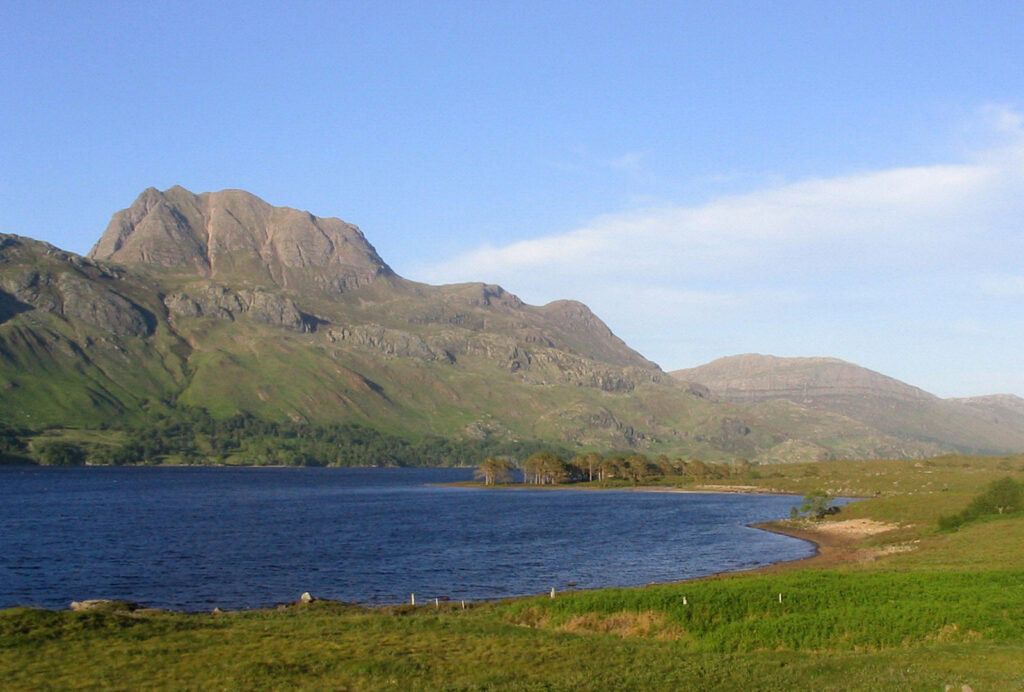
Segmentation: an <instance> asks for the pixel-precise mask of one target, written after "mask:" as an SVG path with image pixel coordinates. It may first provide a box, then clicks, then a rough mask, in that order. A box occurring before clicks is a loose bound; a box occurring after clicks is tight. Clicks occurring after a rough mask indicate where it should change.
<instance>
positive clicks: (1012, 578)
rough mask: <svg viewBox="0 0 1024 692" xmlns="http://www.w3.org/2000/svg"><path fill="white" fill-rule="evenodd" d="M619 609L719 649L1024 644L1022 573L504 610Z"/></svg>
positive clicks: (740, 582) (541, 613)
mask: <svg viewBox="0 0 1024 692" xmlns="http://www.w3.org/2000/svg"><path fill="white" fill-rule="evenodd" d="M780 594H781V596H782V600H781V602H780V601H779V595H780ZM622 613H633V614H642V613H643V614H652V613H654V614H660V615H662V616H663V617H664V618H665V622H666V627H665V628H663V630H662V632H663V633H671V631H672V630H673V626H674V630H675V631H676V632H679V631H682V632H685V633H686V635H688V636H687V637H686V638H687V640H688V641H690V642H691V645H692V646H693V647H694V648H695V649H698V650H708V651H719V652H728V651H756V650H763V649H784V650H812V651H818V650H837V651H843V650H859V649H885V648H889V647H898V646H904V645H907V644H910V643H922V642H928V641H959V640H967V639H976V638H977V639H981V638H983V639H986V640H994V641H1010V640H1015V639H1020V638H1024V572H1020V571H986V572H980V573H978V572H974V573H964V572H959V573H928V572H913V573H906V572H903V573H884V572H880V573H857V574H854V573H844V572H835V571H828V572H818V571H807V572H801V573H796V574H785V575H771V576H756V577H746V578H742V579H722V580H713V581H704V582H695V583H688V584H679V585H666V586H656V587H647V588H644V589H605V590H601V591H592V592H583V593H576V594H564V595H561V596H559V597H557V598H555V599H553V600H552V599H532V600H528V601H522V602H517V603H513V604H509V605H507V606H505V607H504V616H505V617H506V618H507V619H508V620H509V621H510V622H513V623H516V624H525V625H529V626H534V627H540V628H543V629H548V628H551V629H559V628H565V627H566V625H567V623H571V622H579V618H580V617H582V616H585V615H596V616H598V617H599V618H600V617H609V616H612V615H615V614H622Z"/></svg>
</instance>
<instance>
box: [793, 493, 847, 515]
mask: <svg viewBox="0 0 1024 692" xmlns="http://www.w3.org/2000/svg"><path fill="white" fill-rule="evenodd" d="M838 511H839V508H838V507H833V506H832V498H831V496H829V494H828V493H826V492H822V491H821V490H816V491H814V492H813V493H808V494H807V495H805V496H804V503H803V504H802V505H800V507H799V508H797V507H794V508H793V510H792V511H791V512H790V513H789V516H790V518H791V519H796V518H797V517H798V516H800V515H806V516H809V517H810V518H811V519H814V520H819V519H824V518H825V515H826V514H835V513H836V512H838Z"/></svg>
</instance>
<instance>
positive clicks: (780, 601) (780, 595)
mask: <svg viewBox="0 0 1024 692" xmlns="http://www.w3.org/2000/svg"><path fill="white" fill-rule="evenodd" d="M779 603H782V594H779Z"/></svg>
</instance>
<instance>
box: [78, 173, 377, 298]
mask: <svg viewBox="0 0 1024 692" xmlns="http://www.w3.org/2000/svg"><path fill="white" fill-rule="evenodd" d="M89 257H90V258H93V259H100V260H106V261H109V262H116V263H119V264H126V265H135V266H144V267H147V268H151V269H156V270H160V271H166V272H169V273H181V274H191V275H198V276H201V277H206V278H212V279H217V280H221V281H241V282H243V283H249V284H256V285H267V284H269V285H274V286H279V287H282V288H287V289H292V290H295V291H306V290H317V291H320V292H325V293H328V294H339V293H342V292H344V291H346V290H350V289H352V288H356V287H359V286H362V285H365V284H367V283H369V282H371V281H373V280H374V279H375V278H377V277H378V276H382V275H390V274H391V273H392V272H391V269H390V268H389V267H388V266H387V264H385V263H384V261H383V260H382V259H381V258H380V256H379V255H378V254H377V251H376V250H374V248H373V246H372V245H370V243H369V242H367V240H366V238H365V237H364V236H363V233H362V231H360V230H359V229H358V228H357V227H356V226H354V225H352V224H349V223H345V222H344V221H342V220H340V219H336V218H320V217H317V216H314V215H313V214H310V213H309V212H306V211H300V210H298V209H291V208H289V207H274V206H272V205H270V204H267V203H266V202H264V201H263V200H262V199H260V198H259V197H256V196H255V195H252V194H250V193H248V192H245V191H243V190H221V191H220V192H205V193H202V194H199V195H197V194H194V193H192V192H190V191H188V190H186V189H185V188H183V187H180V186H175V187H172V188H170V189H168V190H164V191H163V192H161V191H159V190H156V189H155V188H148V189H146V190H144V191H143V192H142V194H140V195H139V197H138V199H136V200H135V202H134V203H133V204H132V205H131V206H130V207H129V208H127V209H124V210H122V211H119V212H117V213H116V214H114V217H113V218H112V219H111V221H110V224H109V225H108V226H107V229H106V231H104V233H103V236H102V237H101V238H100V240H99V242H97V243H96V245H95V246H94V247H93V248H92V250H91V251H90V252H89Z"/></svg>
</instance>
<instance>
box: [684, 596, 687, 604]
mask: <svg viewBox="0 0 1024 692" xmlns="http://www.w3.org/2000/svg"><path fill="white" fill-rule="evenodd" d="M683 605H687V603H686V596H683Z"/></svg>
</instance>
